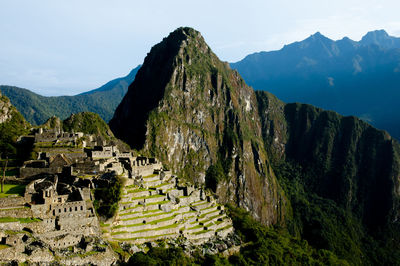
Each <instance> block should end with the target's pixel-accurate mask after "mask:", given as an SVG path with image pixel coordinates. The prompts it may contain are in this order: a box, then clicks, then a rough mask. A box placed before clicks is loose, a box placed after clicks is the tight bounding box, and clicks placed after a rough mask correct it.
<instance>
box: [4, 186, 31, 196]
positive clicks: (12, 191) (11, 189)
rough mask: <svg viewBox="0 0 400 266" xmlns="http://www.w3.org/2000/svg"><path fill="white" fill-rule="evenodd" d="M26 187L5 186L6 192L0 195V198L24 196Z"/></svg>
mask: <svg viewBox="0 0 400 266" xmlns="http://www.w3.org/2000/svg"><path fill="white" fill-rule="evenodd" d="M24 193H25V185H14V184H4V192H3V193H0V198H5V197H8V196H10V195H18V196H24Z"/></svg>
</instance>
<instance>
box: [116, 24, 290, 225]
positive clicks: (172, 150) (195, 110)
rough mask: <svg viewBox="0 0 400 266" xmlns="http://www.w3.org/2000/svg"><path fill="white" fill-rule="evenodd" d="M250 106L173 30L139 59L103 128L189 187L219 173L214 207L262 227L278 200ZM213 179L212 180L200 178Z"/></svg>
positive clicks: (201, 47)
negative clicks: (232, 209) (244, 213)
mask: <svg viewBox="0 0 400 266" xmlns="http://www.w3.org/2000/svg"><path fill="white" fill-rule="evenodd" d="M259 121H260V118H259V116H258V111H257V100H256V96H255V93H254V91H253V89H252V88H250V87H248V86H247V85H246V84H245V83H244V81H243V79H242V78H241V77H240V76H239V74H238V73H237V72H236V71H233V70H231V69H230V68H229V65H228V64H226V63H223V62H221V61H220V60H219V59H218V58H217V56H216V55H215V54H214V53H213V52H212V51H211V49H210V48H209V47H208V45H207V44H206V43H205V41H204V39H203V37H202V36H201V34H200V33H199V32H197V31H195V30H193V29H190V28H179V29H177V30H176V31H174V32H172V33H171V34H170V35H169V36H168V37H167V38H165V39H164V40H163V41H162V42H161V43H159V44H157V45H155V46H154V47H153V48H152V49H151V51H150V53H149V54H148V55H147V57H146V59H145V61H144V64H143V66H142V67H141V69H140V70H139V72H138V74H137V76H136V79H135V81H134V82H133V83H132V85H131V86H130V87H129V90H128V93H127V94H126V96H125V97H124V99H123V101H122V102H121V104H120V105H119V106H118V108H117V110H116V112H115V115H114V117H113V119H112V120H111V121H110V127H111V129H112V130H113V132H114V134H115V135H116V136H117V137H119V138H121V139H123V140H124V141H126V142H127V143H128V144H130V145H131V146H132V147H133V148H136V149H139V150H142V151H144V152H145V153H150V154H151V155H152V156H156V157H157V158H160V160H161V161H162V162H163V163H164V164H165V165H167V166H169V167H170V168H171V170H173V171H174V172H177V173H178V174H179V175H180V176H182V177H185V178H187V179H188V180H191V181H193V182H194V183H197V184H204V183H205V182H206V180H205V179H206V172H207V170H208V169H209V167H210V166H214V165H220V166H222V168H223V170H224V174H223V175H224V176H225V177H224V178H222V179H220V180H218V186H217V187H216V189H217V195H219V197H220V198H219V199H220V201H221V202H225V203H226V202H234V203H236V204H237V205H239V206H241V207H244V208H245V209H247V210H250V211H251V212H252V213H253V214H254V216H255V217H257V218H258V219H259V220H261V221H263V222H264V223H266V224H269V223H277V222H279V221H280V220H281V219H282V217H283V216H284V213H285V208H284V205H285V198H284V196H283V193H282V192H281V190H280V188H279V185H278V184H277V182H276V179H275V177H274V174H273V171H272V169H271V167H270V166H269V163H268V157H267V154H266V151H265V149H264V144H263V140H262V134H261V123H260V122H259ZM207 178H213V177H207Z"/></svg>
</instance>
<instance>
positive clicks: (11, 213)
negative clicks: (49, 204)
mask: <svg viewBox="0 0 400 266" xmlns="http://www.w3.org/2000/svg"><path fill="white" fill-rule="evenodd" d="M32 215H33V213H32V211H31V209H30V208H27V207H19V208H10V209H0V217H12V218H30V217H32Z"/></svg>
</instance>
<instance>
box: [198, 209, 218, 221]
mask: <svg viewBox="0 0 400 266" xmlns="http://www.w3.org/2000/svg"><path fill="white" fill-rule="evenodd" d="M214 212H219V210H214V211H210V212H206V213H203V214H201V215H200V216H199V218H200V219H201V218H204V217H206V215H209V214H210V213H214Z"/></svg>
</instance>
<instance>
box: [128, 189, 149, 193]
mask: <svg viewBox="0 0 400 266" xmlns="http://www.w3.org/2000/svg"><path fill="white" fill-rule="evenodd" d="M143 191H149V189H146V188H137V189H132V190H127V191H126V193H127V194H130V193H137V192H143Z"/></svg>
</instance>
